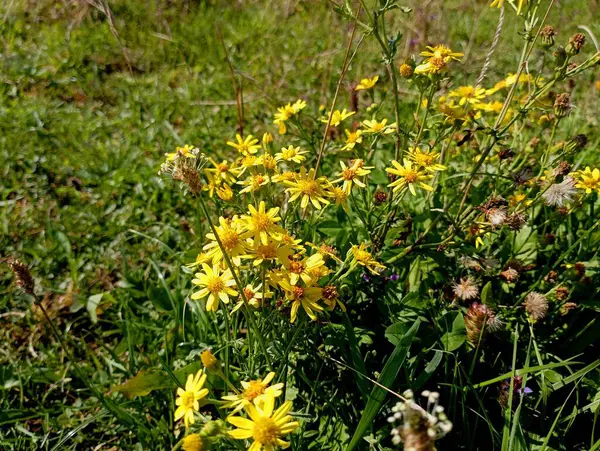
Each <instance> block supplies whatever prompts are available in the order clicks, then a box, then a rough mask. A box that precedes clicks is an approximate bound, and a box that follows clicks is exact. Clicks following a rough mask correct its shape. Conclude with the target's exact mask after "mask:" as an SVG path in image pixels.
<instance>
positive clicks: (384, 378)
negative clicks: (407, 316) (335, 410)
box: [346, 320, 421, 451]
mask: <svg viewBox="0 0 600 451" xmlns="http://www.w3.org/2000/svg"><path fill="white" fill-rule="evenodd" d="M420 324H421V321H419V320H417V321H415V323H414V324H413V325H412V327H411V328H410V329H409V330H408V331H407V332H406V334H405V335H404V337H403V338H402V340H401V341H400V343H399V344H398V346H396V349H394V352H392V355H390V357H389V359H388V361H387V362H386V364H385V366H384V367H383V371H381V375H380V376H379V379H378V380H377V382H378V384H379V385H376V386H375V387H373V390H371V396H370V397H369V401H368V402H367V405H366V407H365V410H364V411H363V413H362V416H361V418H360V421H359V423H358V426H357V427H356V430H355V431H354V435H353V436H352V440H350V444H349V445H348V448H346V451H352V450H353V449H354V448H356V446H357V445H358V444H359V442H360V441H361V440H362V438H363V437H364V436H365V435H366V433H367V430H368V429H369V427H371V425H372V424H373V419H374V418H375V416H376V415H377V413H378V412H379V408H380V407H381V404H382V403H383V401H384V400H385V396H386V394H387V391H386V390H385V389H384V388H383V387H386V388H389V387H391V386H392V384H393V383H394V381H395V380H396V377H397V376H398V373H399V371H400V368H402V365H403V364H404V360H406V355H407V354H408V350H409V348H410V345H411V344H412V342H413V340H414V338H415V334H416V333H417V331H418V330H419V326H420ZM382 386H383V387H382Z"/></svg>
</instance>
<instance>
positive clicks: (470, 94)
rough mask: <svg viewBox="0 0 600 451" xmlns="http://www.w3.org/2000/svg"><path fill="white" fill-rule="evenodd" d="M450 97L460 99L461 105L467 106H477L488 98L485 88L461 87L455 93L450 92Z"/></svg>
mask: <svg viewBox="0 0 600 451" xmlns="http://www.w3.org/2000/svg"><path fill="white" fill-rule="evenodd" d="M448 97H458V98H459V99H460V100H459V101H458V104H459V105H461V106H462V105H465V104H466V103H470V104H472V105H476V104H478V103H480V102H481V100H483V99H485V97H486V90H485V89H484V88H476V87H474V86H459V87H458V88H457V89H455V90H454V91H450V93H449V94H448Z"/></svg>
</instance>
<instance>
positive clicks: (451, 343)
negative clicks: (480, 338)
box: [440, 312, 467, 352]
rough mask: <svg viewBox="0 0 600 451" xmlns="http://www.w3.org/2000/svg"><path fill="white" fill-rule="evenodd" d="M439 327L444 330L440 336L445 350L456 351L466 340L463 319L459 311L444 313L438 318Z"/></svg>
mask: <svg viewBox="0 0 600 451" xmlns="http://www.w3.org/2000/svg"><path fill="white" fill-rule="evenodd" d="M440 327H441V328H442V330H445V331H446V333H445V334H444V335H442V337H441V341H442V344H443V345H444V349H445V350H446V351H449V352H452V351H456V350H457V349H458V348H460V347H461V346H462V345H463V343H464V342H465V341H466V340H467V331H466V328H465V319H464V317H463V316H462V315H461V314H460V313H459V312H448V313H446V314H445V315H444V316H443V317H442V318H441V320H440Z"/></svg>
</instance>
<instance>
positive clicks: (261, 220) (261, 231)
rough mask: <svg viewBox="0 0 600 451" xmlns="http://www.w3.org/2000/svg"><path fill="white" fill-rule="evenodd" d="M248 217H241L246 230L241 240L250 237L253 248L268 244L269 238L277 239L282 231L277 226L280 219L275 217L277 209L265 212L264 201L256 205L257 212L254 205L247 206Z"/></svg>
mask: <svg viewBox="0 0 600 451" xmlns="http://www.w3.org/2000/svg"><path fill="white" fill-rule="evenodd" d="M248 212H249V213H250V215H243V216H242V217H241V220H242V222H243V224H244V226H245V227H246V229H247V232H245V233H244V234H243V235H242V236H243V238H248V237H252V238H253V240H254V246H256V245H257V244H258V243H262V244H268V242H269V237H271V238H275V239H278V238H279V236H280V235H281V234H282V233H283V232H284V230H283V229H282V228H281V227H280V226H278V225H277V223H278V222H279V221H281V218H280V217H279V216H277V213H279V207H273V208H270V209H269V211H266V206H265V202H264V201H262V200H261V201H260V204H258V210H257V209H256V207H255V206H254V205H248Z"/></svg>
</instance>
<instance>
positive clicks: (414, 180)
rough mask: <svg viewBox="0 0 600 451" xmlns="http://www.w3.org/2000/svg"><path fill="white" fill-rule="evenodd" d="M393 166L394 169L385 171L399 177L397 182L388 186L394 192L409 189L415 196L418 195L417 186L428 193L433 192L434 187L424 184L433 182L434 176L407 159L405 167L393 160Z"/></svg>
mask: <svg viewBox="0 0 600 451" xmlns="http://www.w3.org/2000/svg"><path fill="white" fill-rule="evenodd" d="M392 165H394V167H393V168H385V171H386V172H388V173H390V174H393V175H395V176H397V178H396V180H395V181H393V182H392V183H390V184H389V185H388V186H389V187H393V188H394V192H396V191H399V190H401V189H403V188H406V187H407V188H408V189H409V191H410V192H411V194H412V195H413V196H415V195H416V194H417V193H416V191H415V185H418V186H420V187H421V188H423V189H425V190H427V191H433V187H431V186H430V185H427V184H426V183H424V181H425V180H431V179H432V178H433V175H430V174H427V173H426V172H424V171H421V170H420V169H419V168H418V167H417V166H413V164H412V162H411V161H410V160H406V159H405V160H404V166H402V165H401V164H400V163H398V162H397V161H396V160H393V161H392Z"/></svg>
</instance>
